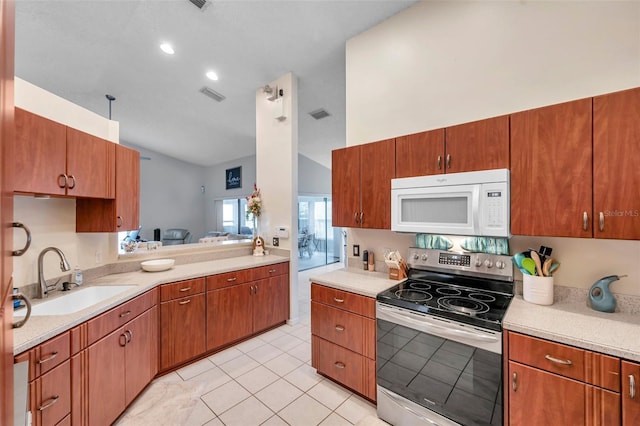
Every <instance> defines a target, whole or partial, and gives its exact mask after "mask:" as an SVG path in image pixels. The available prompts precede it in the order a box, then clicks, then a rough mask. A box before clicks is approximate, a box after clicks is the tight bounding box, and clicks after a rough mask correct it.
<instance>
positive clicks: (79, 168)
mask: <svg viewBox="0 0 640 426" xmlns="http://www.w3.org/2000/svg"><path fill="white" fill-rule="evenodd" d="M115 147H116V144H114V143H112V142H109V141H106V140H104V139H101V138H98V137H96V136H93V135H90V134H88V133H85V132H81V131H80V130H76V129H73V128H71V127H68V126H67V172H66V174H67V195H72V196H74V197H89V198H114V197H115V192H116V191H115V171H116V163H115V155H116V150H115Z"/></svg>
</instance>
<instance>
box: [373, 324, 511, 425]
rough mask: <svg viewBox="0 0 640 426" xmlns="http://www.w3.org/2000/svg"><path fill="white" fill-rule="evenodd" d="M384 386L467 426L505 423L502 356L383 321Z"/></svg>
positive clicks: (380, 333)
mask: <svg viewBox="0 0 640 426" xmlns="http://www.w3.org/2000/svg"><path fill="white" fill-rule="evenodd" d="M377 370H378V371H377V380H378V385H379V386H382V387H384V388H387V389H389V390H391V391H392V392H395V393H396V394H398V395H401V396H403V397H404V398H407V399H409V400H411V401H413V402H415V403H416V404H419V405H421V406H424V407H426V408H428V409H430V410H432V411H435V412H437V413H439V414H441V415H443V416H445V417H448V418H450V419H451V420H453V421H455V422H458V423H461V424H464V425H501V424H502V356H501V355H500V354H496V353H493V352H489V351H487V350H484V349H479V348H475V347H473V346H468V345H465V344H462V343H458V342H455V341H452V340H447V339H445V338H442V337H437V336H434V335H430V334H428V333H424V332H419V331H417V330H414V329H412V328H409V327H405V326H402V325H398V324H394V323H392V322H389V321H385V320H381V319H378V320H377Z"/></svg>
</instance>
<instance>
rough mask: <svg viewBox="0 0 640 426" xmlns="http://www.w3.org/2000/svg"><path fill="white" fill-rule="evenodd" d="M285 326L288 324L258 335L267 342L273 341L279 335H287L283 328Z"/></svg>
mask: <svg viewBox="0 0 640 426" xmlns="http://www.w3.org/2000/svg"><path fill="white" fill-rule="evenodd" d="M283 327H286V326H282V327H278V328H274V329H273V330H269V331H267V332H266V333H262V334H261V335H260V336H258V338H259V339H262V340H264V341H265V342H267V343H271V342H272V341H273V340H275V339H277V338H279V337H282V336H286V335H287V333H285V332H284V331H282V330H281V329H282V328H283Z"/></svg>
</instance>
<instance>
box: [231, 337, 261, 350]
mask: <svg viewBox="0 0 640 426" xmlns="http://www.w3.org/2000/svg"><path fill="white" fill-rule="evenodd" d="M264 344H265V342H264V340H262V339H260V338H259V337H254V338H253V339H249V340H245V341H244V342H242V343H238V344H237V345H235V346H234V348H236V349H238V350H240V351H242V352H244V353H247V352H251V351H252V350H254V349H256V348H259V347H260V346H263V345H264Z"/></svg>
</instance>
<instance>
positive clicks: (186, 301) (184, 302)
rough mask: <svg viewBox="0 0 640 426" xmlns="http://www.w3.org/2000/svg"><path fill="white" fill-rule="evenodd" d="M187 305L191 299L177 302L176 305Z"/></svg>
mask: <svg viewBox="0 0 640 426" xmlns="http://www.w3.org/2000/svg"><path fill="white" fill-rule="evenodd" d="M187 303H191V299H188V300H183V301H182V302H178V305H186V304H187Z"/></svg>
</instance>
